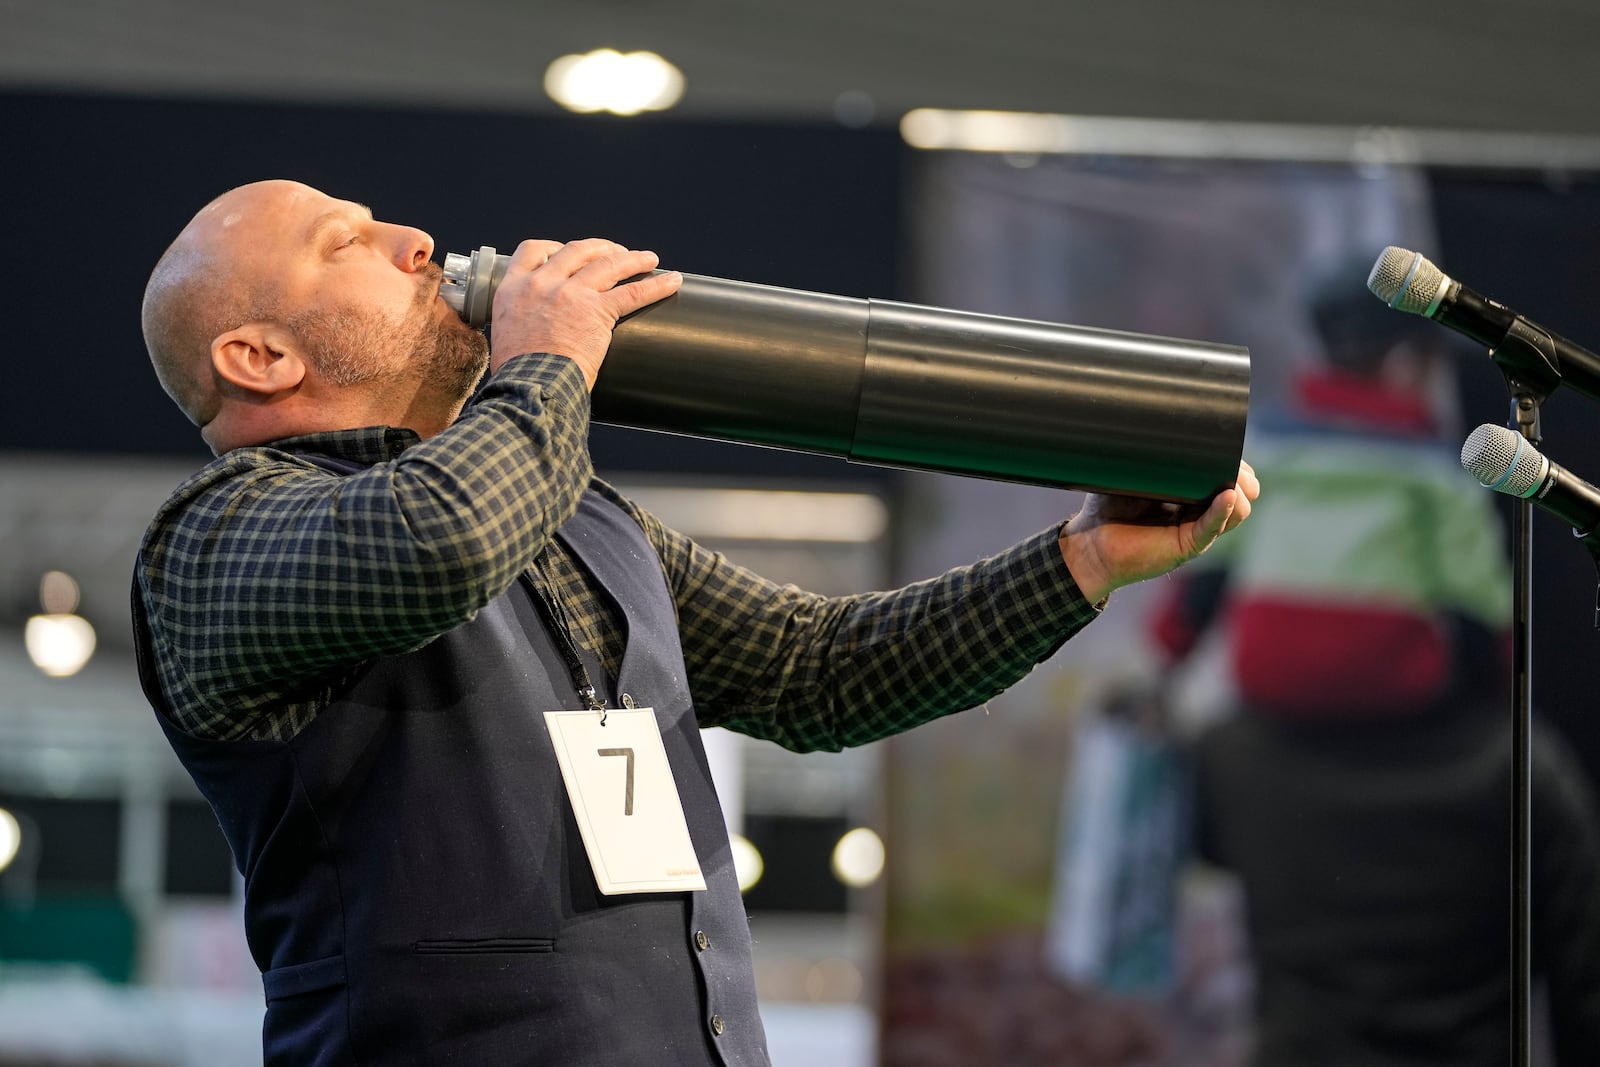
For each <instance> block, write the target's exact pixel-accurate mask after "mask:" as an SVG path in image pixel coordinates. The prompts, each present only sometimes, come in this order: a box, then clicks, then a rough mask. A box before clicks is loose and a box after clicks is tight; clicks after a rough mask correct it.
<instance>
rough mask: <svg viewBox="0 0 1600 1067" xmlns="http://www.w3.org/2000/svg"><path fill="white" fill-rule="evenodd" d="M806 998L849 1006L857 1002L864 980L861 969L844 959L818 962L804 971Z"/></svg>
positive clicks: (833, 958) (834, 958)
mask: <svg viewBox="0 0 1600 1067" xmlns="http://www.w3.org/2000/svg"><path fill="white" fill-rule="evenodd" d="M805 987H806V996H807V997H808V998H809V999H811V1000H813V1001H818V1002H822V1003H835V1004H849V1003H851V1002H853V1001H856V1000H859V999H860V997H861V991H862V990H863V989H864V988H865V987H866V980H865V979H864V978H863V977H862V975H861V968H860V967H857V966H856V965H855V964H854V963H852V962H850V961H849V960H846V959H839V958H838V957H832V958H829V959H825V960H818V961H817V962H816V963H813V964H812V965H811V967H810V969H808V970H807V971H806V978H805Z"/></svg>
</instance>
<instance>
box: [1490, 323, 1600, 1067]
mask: <svg viewBox="0 0 1600 1067" xmlns="http://www.w3.org/2000/svg"><path fill="white" fill-rule="evenodd" d="M1489 355H1490V356H1491V357H1492V358H1493V359H1494V361H1495V363H1496V364H1497V365H1498V366H1499V368H1500V372H1501V374H1502V375H1504V376H1505V380H1506V388H1507V389H1508V390H1509V391H1510V393H1511V419H1510V421H1509V423H1508V424H1507V425H1508V426H1509V427H1510V428H1511V429H1513V430H1516V431H1517V432H1518V433H1520V434H1522V436H1523V437H1524V438H1526V439H1527V441H1528V443H1529V444H1531V445H1533V446H1535V447H1538V445H1539V442H1540V438H1541V433H1540V429H1539V410H1540V406H1541V405H1542V404H1543V403H1544V402H1545V400H1546V399H1548V398H1549V396H1550V394H1551V392H1553V391H1554V390H1555V388H1556V387H1557V386H1559V385H1560V384H1561V372H1560V370H1559V367H1560V362H1559V360H1558V359H1557V358H1556V353H1555V350H1554V344H1553V342H1552V341H1551V339H1550V336H1549V334H1545V333H1542V332H1540V331H1538V330H1536V329H1535V330H1518V329H1515V328H1514V329H1512V330H1511V331H1510V332H1509V333H1507V334H1506V337H1505V339H1504V340H1503V341H1502V342H1501V343H1500V344H1499V345H1497V346H1496V347H1495V348H1494V349H1492V350H1491V351H1490V353H1489ZM1591 551H1593V548H1591ZM1596 565H1597V566H1600V556H1597V557H1596ZM1512 582H1513V589H1512V601H1511V610H1512V654H1511V670H1512V694H1511V714H1512V731H1511V1063H1512V1067H1528V1063H1529V1054H1530V1053H1529V1049H1530V1040H1529V1038H1530V1034H1531V1029H1532V1028H1531V1026H1530V1025H1529V1020H1530V1018H1531V1015H1532V1012H1531V1004H1532V965H1531V961H1532V949H1531V944H1532V939H1531V930H1532V922H1531V916H1532V884H1533V879H1532V869H1533V848H1532V841H1533V818H1532V812H1533V761H1532V750H1533V745H1532V739H1533V501H1531V500H1519V501H1518V502H1517V508H1516V520H1515V523H1514V549H1513V569H1512Z"/></svg>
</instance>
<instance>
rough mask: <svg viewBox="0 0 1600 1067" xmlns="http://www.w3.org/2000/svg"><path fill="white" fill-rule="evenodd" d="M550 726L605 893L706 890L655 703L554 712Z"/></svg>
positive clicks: (547, 722) (592, 863) (585, 843)
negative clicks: (603, 720)
mask: <svg viewBox="0 0 1600 1067" xmlns="http://www.w3.org/2000/svg"><path fill="white" fill-rule="evenodd" d="M544 721H545V725H546V726H547V727H549V729H550V740H551V741H552V742H553V743H554V744H555V749H556V761H557V762H558V763H560V764H561V777H562V779H563V780H564V781H565V782H566V785H567V796H568V797H570V798H571V800H572V810H573V812H574V813H575V814H576V815H577V817H578V829H579V831H580V832H581V833H582V834H583V846H584V848H585V849H586V850H587V851H588V853H589V865H590V866H591V867H593V868H594V878H595V881H596V882H597V883H599V886H600V892H602V893H604V894H606V895H607V896H613V895H616V894H619V893H666V892H675V891H678V890H685V889H704V888H705V887H706V880H705V878H704V876H703V875H702V874H701V873H700V861H699V859H698V858H696V856H695V854H694V844H693V842H691V841H690V840H689V825H688V823H687V822H686V821H685V820H684V817H683V801H682V800H681V799H679V797H678V786H677V783H676V782H674V781H673V779H672V767H671V766H670V765H668V763H667V751H666V749H665V748H664V747H662V744H661V728H660V727H659V726H657V725H656V716H655V713H654V712H653V711H651V710H650V709H649V708H613V709H611V710H608V711H607V712H605V725H604V726H602V725H600V722H601V713H600V712H597V711H547V712H545V713H544Z"/></svg>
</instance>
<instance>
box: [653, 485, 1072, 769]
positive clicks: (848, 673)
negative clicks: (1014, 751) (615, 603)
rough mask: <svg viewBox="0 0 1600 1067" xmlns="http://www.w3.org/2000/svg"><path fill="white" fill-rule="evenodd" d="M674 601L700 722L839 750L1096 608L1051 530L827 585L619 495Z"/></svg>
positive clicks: (1042, 654)
mask: <svg viewBox="0 0 1600 1067" xmlns="http://www.w3.org/2000/svg"><path fill="white" fill-rule="evenodd" d="M623 503H624V506H625V507H628V508H629V510H630V511H631V512H632V513H633V514H634V516H635V518H636V519H637V520H638V521H639V523H640V525H641V526H643V527H644V530H645V533H646V535H647V536H648V537H649V539H650V541H651V542H652V544H654V545H655V546H656V550H657V552H658V553H659V554H660V556H661V560H662V565H663V568H664V569H665V571H666V575H667V584H668V586H669V587H670V589H671V590H672V595H673V598H674V600H675V602H676V604H677V609H678V616H679V631H680V634H681V637H682V641H683V651H684V662H685V664H686V666H687V668H688V672H689V688H690V693H691V695H692V697H693V698H694V702H695V709H696V714H697V715H698V717H699V720H700V724H701V725H702V726H724V727H727V728H729V729H732V730H736V731H738V732H740V733H744V734H748V735H750V736H752V737H759V738H763V739H766V740H770V741H774V742H776V743H778V744H780V745H782V746H783V747H785V748H789V749H793V750H795V751H799V752H806V751H816V750H826V751H838V750H839V749H841V748H846V747H850V746H854V745H861V744H866V743H867V742H870V741H875V740H877V739H879V738H883V737H887V736H889V735H891V734H895V733H899V732H900V731H902V730H907V729H910V728H911V727H913V726H916V725H918V724H920V723H924V722H927V721H929V720H931V719H935V718H938V717H940V716H942V715H948V714H951V713H953V712H957V711H963V710H965V709H967V708H972V707H976V706H977V705H979V704H982V703H983V702H984V701H986V700H988V699H990V698H991V697H994V696H996V695H998V694H1000V693H1002V692H1004V691H1005V690H1006V689H1008V688H1010V687H1011V686H1012V685H1014V684H1016V683H1017V682H1018V681H1020V680H1021V679H1022V678H1023V677H1025V676H1026V675H1027V674H1028V673H1029V672H1030V671H1031V670H1032V669H1033V668H1034V666H1036V665H1037V664H1038V663H1040V662H1042V661H1043V660H1045V659H1048V658H1049V657H1050V656H1051V655H1052V654H1053V653H1055V651H1056V650H1057V649H1059V648H1060V647H1061V645H1062V644H1064V643H1065V642H1066V640H1067V639H1068V638H1069V637H1071V636H1072V635H1073V634H1075V633H1077V632H1078V631H1079V630H1081V629H1082V628H1083V627H1084V626H1085V625H1087V624H1088V623H1089V622H1090V621H1091V620H1092V619H1094V618H1095V617H1096V616H1097V614H1098V613H1097V612H1096V610H1095V608H1094V607H1093V606H1092V605H1090V604H1089V603H1088V602H1087V601H1086V600H1084V598H1083V594H1082V593H1081V592H1080V591H1079V590H1078V587H1077V584H1076V583H1075V582H1074V581H1073V580H1072V576H1071V574H1070V573H1069V572H1068V570H1067V566H1066V562H1065V561H1064V560H1063V559H1062V557H1061V550H1060V547H1059V546H1058V544H1057V540H1056V538H1057V534H1058V532H1059V531H1058V529H1057V528H1052V529H1049V530H1046V531H1043V532H1041V533H1039V534H1036V535H1035V536H1033V537H1031V538H1029V539H1028V540H1026V541H1023V542H1022V543H1021V544H1019V545H1017V546H1015V547H1014V548H1011V549H1009V550H1007V551H1005V552H1002V553H1000V554H998V555H995V556H992V557H989V558H987V559H984V560H980V561H979V562H977V563H974V564H972V565H970V566H966V567H959V568H956V569H953V570H950V571H947V572H946V573H945V574H943V575H941V576H940V577H938V578H934V579H930V580H927V581H923V582H917V583H915V584H913V585H909V586H906V587H904V588H902V589H897V590H894V591H891V592H877V593H866V594H862V595H857V596H849V597H824V596H820V595H817V594H814V593H808V592H805V591H803V590H801V589H799V588H797V587H795V586H793V585H780V584H777V583H775V582H772V581H769V580H767V579H765V578H762V577H760V576H759V575H757V574H754V573H752V572H751V571H749V570H747V569H745V568H743V567H740V566H738V565H736V564H734V563H731V562H730V561H729V560H728V559H726V558H725V557H724V556H723V555H722V554H721V553H717V552H712V551H709V550H707V549H706V548H704V547H703V546H701V545H698V544H696V543H695V542H694V541H693V540H691V539H689V538H687V537H685V536H683V535H682V534H679V533H676V532H674V531H672V530H670V529H668V528H667V527H666V526H664V525H663V524H662V523H661V522H660V521H659V520H658V519H656V518H655V517H654V516H652V515H650V514H649V513H648V512H645V511H643V510H642V509H640V508H638V507H637V506H636V505H632V504H629V503H627V502H626V501H624V502H623Z"/></svg>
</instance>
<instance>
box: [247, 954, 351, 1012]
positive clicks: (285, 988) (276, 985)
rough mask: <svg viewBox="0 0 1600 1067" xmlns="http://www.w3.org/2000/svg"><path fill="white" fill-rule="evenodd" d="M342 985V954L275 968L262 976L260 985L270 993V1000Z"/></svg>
mask: <svg viewBox="0 0 1600 1067" xmlns="http://www.w3.org/2000/svg"><path fill="white" fill-rule="evenodd" d="M339 985H344V957H343V956H329V957H327V958H326V959H320V960H312V961H311V962H310V963H295V964H290V965H289V966H287V967H274V968H272V969H271V970H270V971H266V972H265V973H263V974H262V975H261V987H262V989H263V990H264V991H265V992H266V994H267V1000H268V1002H271V1001H274V1000H282V999H283V998H285V997H298V996H301V995H302V994H305V993H315V992H316V991H317V990H319V989H331V988H333V987H334V986H339Z"/></svg>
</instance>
